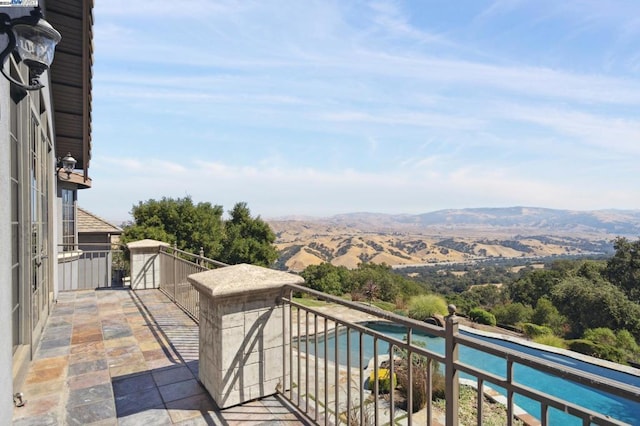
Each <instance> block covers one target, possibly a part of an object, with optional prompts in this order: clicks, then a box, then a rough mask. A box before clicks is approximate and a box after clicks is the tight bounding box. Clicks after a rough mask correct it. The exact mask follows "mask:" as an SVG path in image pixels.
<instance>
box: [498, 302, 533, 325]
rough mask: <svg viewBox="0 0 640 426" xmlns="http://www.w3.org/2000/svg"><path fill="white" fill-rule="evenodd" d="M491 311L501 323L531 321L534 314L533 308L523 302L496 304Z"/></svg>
mask: <svg viewBox="0 0 640 426" xmlns="http://www.w3.org/2000/svg"><path fill="white" fill-rule="evenodd" d="M491 312H492V313H493V314H494V315H495V316H496V321H498V322H499V323H500V324H508V325H515V324H518V323H519V322H529V321H530V320H531V317H532V316H533V309H531V307H530V306H526V305H523V304H522V303H509V304H508V305H498V306H495V307H494V308H493V309H492V310H491Z"/></svg>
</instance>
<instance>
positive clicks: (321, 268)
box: [300, 262, 350, 296]
mask: <svg viewBox="0 0 640 426" xmlns="http://www.w3.org/2000/svg"><path fill="white" fill-rule="evenodd" d="M300 275H301V276H302V278H304V281H305V285H306V286H307V287H309V288H312V289H314V290H318V291H322V292H323V293H329V294H333V295H336V296H341V295H342V294H344V293H345V290H344V289H345V288H348V287H349V286H348V282H349V279H350V277H349V270H348V269H347V268H345V267H344V266H334V265H332V264H331V263H328V262H324V263H321V264H319V265H309V266H307V267H306V268H305V270H304V271H302V273H301V274H300Z"/></svg>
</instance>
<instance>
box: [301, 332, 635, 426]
mask: <svg viewBox="0 0 640 426" xmlns="http://www.w3.org/2000/svg"><path fill="white" fill-rule="evenodd" d="M365 325H366V327H368V328H371V329H373V330H376V331H379V332H381V333H384V334H385V335H387V336H390V337H393V338H396V339H398V340H403V338H404V336H405V332H404V327H401V326H396V325H393V324H388V323H377V322H371V323H367V324H365ZM343 330H344V329H343ZM351 333H352V336H351V342H352V343H351V366H352V367H359V365H360V362H359V360H360V354H359V346H358V344H357V343H356V342H358V339H359V333H358V332H357V331H355V330H353V331H352V332H351ZM462 333H465V334H469V335H473V337H476V338H478V339H482V340H485V341H487V342H490V343H493V344H496V345H500V346H503V347H507V348H509V349H513V350H517V351H520V352H523V353H526V354H529V355H533V356H537V357H540V358H542V359H548V360H549V361H553V362H555V363H559V364H564V365H567V366H570V367H572V368H576V369H580V370H582V371H587V372H589V373H592V374H597V375H600V376H603V377H607V378H610V379H613V380H617V381H620V382H623V383H628V384H631V385H633V386H637V387H640V377H638V376H634V375H631V374H627V373H624V372H622V371H617V370H611V369H608V368H606V367H602V366H599V365H596V364H591V363H588V362H584V361H581V360H578V359H575V358H572V357H568V356H565V355H561V354H557V353H552V352H547V351H544V350H540V349H536V348H532V347H529V346H525V345H520V344H518V343H514V342H510V341H506V340H502V339H497V338H492V337H486V336H481V335H477V334H471V333H467V332H465V331H462ZM412 336H413V337H412V338H413V341H414V342H417V341H421V342H423V343H424V344H425V345H426V348H427V349H429V350H430V351H433V352H436V353H439V354H444V339H442V338H439V337H433V336H430V335H426V334H421V333H417V332H414V333H413V334H412ZM323 340H324V339H319V346H318V357H321V358H324V356H325V348H324V342H323ZM335 345H336V339H335V335H334V334H333V333H331V334H330V335H329V336H328V337H327V347H328V348H329V350H328V359H329V360H331V361H333V360H334V358H335ZM308 349H309V353H311V354H314V345H313V344H310V345H309V348H308ZM300 350H302V351H304V350H305V344H304V343H301V345H300ZM362 351H363V354H362V358H363V360H364V362H365V363H366V362H367V361H368V360H369V359H371V358H372V357H373V355H374V351H373V337H371V336H368V335H364V336H363V348H362ZM388 353H389V346H388V344H387V343H386V342H384V341H380V340H378V355H382V354H388ZM346 360H347V335H346V331H343V332H341V333H339V335H338V361H339V363H341V364H346ZM460 361H462V362H464V363H466V364H469V365H472V366H474V367H476V368H480V369H482V370H485V371H488V372H490V373H493V374H496V375H498V376H502V377H504V375H505V371H506V361H505V360H504V359H502V358H499V357H496V356H493V355H490V354H487V353H485V352H481V351H478V350H475V349H472V348H469V347H465V346H461V347H460ZM441 368H444V366H441ZM513 374H514V375H513V378H514V381H516V382H518V383H521V384H523V385H525V386H528V387H531V388H533V389H536V390H539V391H542V392H545V393H547V394H549V395H553V396H556V397H558V398H561V399H563V400H565V401H569V402H573V403H575V404H577V405H580V406H583V407H586V408H589V409H591V410H593V411H596V412H599V413H603V414H606V415H609V416H611V417H613V418H615V419H618V420H621V421H624V422H627V423H631V424H633V425H640V401H635V402H634V401H628V400H625V399H623V398H620V397H617V396H614V395H610V394H607V393H605V392H599V391H596V390H593V389H590V388H587V387H585V386H582V385H579V384H576V383H573V382H571V381H569V380H566V379H563V378H559V377H556V376H553V375H550V374H547V373H543V372H540V371H538V370H535V369H533V368H530V367H527V366H524V365H520V364H514V369H513ZM461 377H464V378H470V379H472V380H475V378H474V377H470V376H467V375H464V374H461ZM489 385H490V386H491V387H492V388H493V389H495V390H496V391H498V392H500V393H502V394H503V395H505V394H506V392H505V390H504V389H502V388H500V387H498V386H496V385H493V384H489ZM514 401H515V403H516V404H517V405H519V406H520V407H521V408H523V409H524V410H526V411H527V412H528V413H530V414H531V415H533V416H535V417H539V416H540V404H539V403H538V402H536V401H533V400H531V399H529V398H526V397H523V396H520V395H516V396H515V399H514ZM549 421H550V424H562V425H565V424H566V425H572V424H575V425H581V424H582V422H581V421H580V420H579V419H577V418H575V417H573V416H569V415H567V414H565V413H562V412H560V411H558V410H556V409H553V408H550V409H549Z"/></svg>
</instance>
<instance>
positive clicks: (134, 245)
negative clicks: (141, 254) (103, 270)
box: [127, 239, 170, 249]
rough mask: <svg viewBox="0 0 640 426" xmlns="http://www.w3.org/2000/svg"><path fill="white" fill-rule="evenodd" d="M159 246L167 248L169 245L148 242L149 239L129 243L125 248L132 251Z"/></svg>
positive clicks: (152, 241)
mask: <svg viewBox="0 0 640 426" xmlns="http://www.w3.org/2000/svg"><path fill="white" fill-rule="evenodd" d="M160 246H165V247H169V246H170V244H169V243H165V242H162V241H156V240H149V239H146V240H140V241H133V242H131V243H127V248H129V249H132V248H153V247H160Z"/></svg>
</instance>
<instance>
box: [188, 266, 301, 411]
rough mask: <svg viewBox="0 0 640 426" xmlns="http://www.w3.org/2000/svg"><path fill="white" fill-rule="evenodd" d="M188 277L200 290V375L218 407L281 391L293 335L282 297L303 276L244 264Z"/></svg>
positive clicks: (286, 374)
mask: <svg viewBox="0 0 640 426" xmlns="http://www.w3.org/2000/svg"><path fill="white" fill-rule="evenodd" d="M187 279H188V280H189V283H190V284H191V285H192V286H194V287H195V288H196V290H198V293H199V333H200V334H199V368H198V378H199V379H200V382H201V383H202V384H203V385H204V387H205V389H206V390H207V392H208V393H209V395H211V397H212V398H213V400H214V401H215V402H216V404H217V405H218V407H220V408H221V409H224V408H228V407H232V406H234V405H238V404H242V403H245V402H248V401H251V400H254V399H257V398H263V397H266V396H270V395H274V394H276V393H278V392H283V391H284V387H285V384H286V382H287V379H288V378H289V377H290V371H287V370H286V369H285V367H286V360H285V358H286V353H287V351H288V350H289V349H290V347H291V342H290V339H291V337H290V335H291V334H290V330H289V327H288V323H287V317H288V314H287V313H286V312H285V308H284V306H285V303H284V301H283V298H282V295H283V291H284V289H285V288H286V287H287V286H288V285H290V284H301V283H302V282H304V279H303V278H302V277H300V276H298V275H295V274H290V273H288V272H282V271H275V270H272V269H268V268H263V267H260V266H255V265H248V264H239V265H233V266H225V267H224V268H219V269H212V270H208V271H204V272H198V273H196V274H192V275H189V276H188V277H187ZM289 369H290V365H289Z"/></svg>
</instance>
